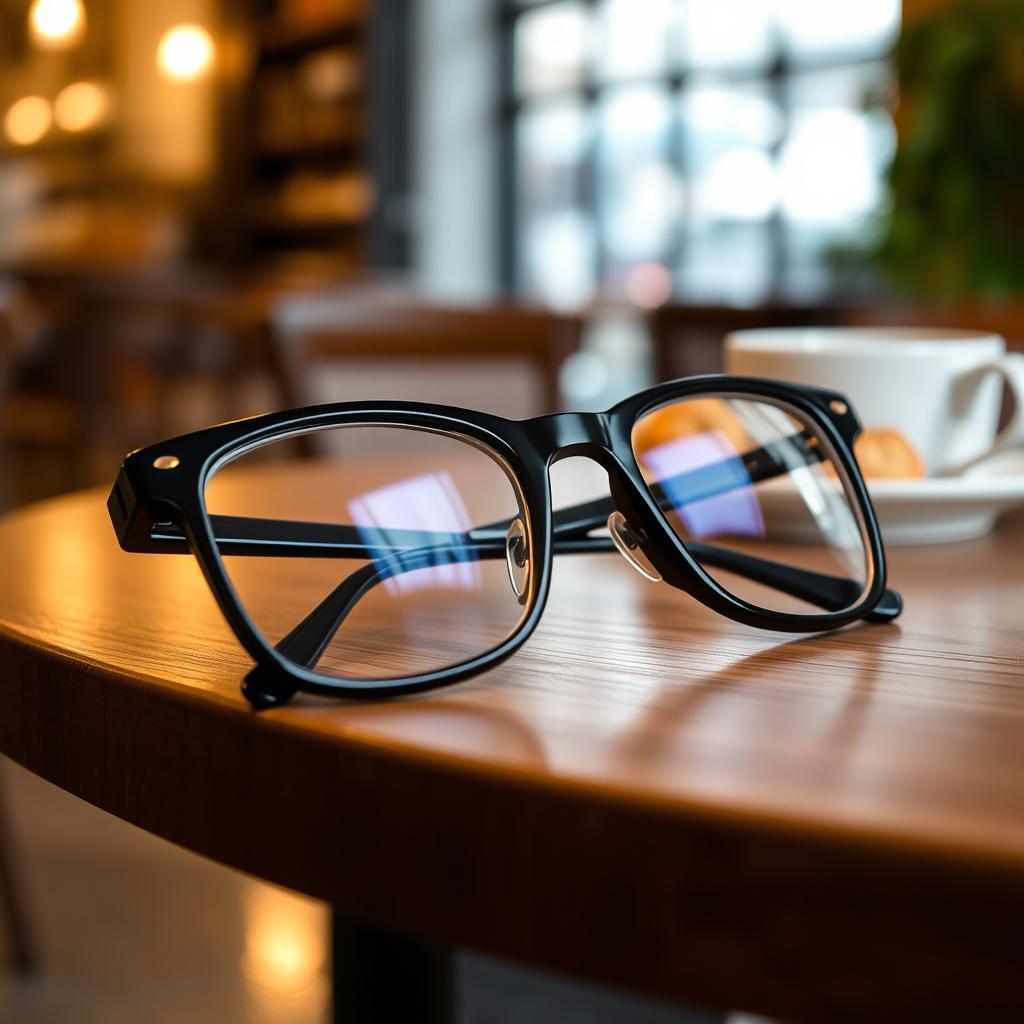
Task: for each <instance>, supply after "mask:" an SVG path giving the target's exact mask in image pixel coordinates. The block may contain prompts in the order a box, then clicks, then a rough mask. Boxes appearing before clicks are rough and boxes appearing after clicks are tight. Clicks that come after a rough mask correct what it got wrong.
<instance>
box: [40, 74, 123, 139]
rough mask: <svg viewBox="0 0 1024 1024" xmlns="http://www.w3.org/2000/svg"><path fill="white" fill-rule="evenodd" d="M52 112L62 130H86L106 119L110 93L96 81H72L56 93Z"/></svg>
mask: <svg viewBox="0 0 1024 1024" xmlns="http://www.w3.org/2000/svg"><path fill="white" fill-rule="evenodd" d="M53 112H54V116H55V117H56V119H57V124H58V125H60V127H61V128H63V129H64V131H66V132H84V131H88V130H89V129H90V128H95V127H97V125H100V124H102V123H103V122H104V121H105V120H106V119H107V115H108V114H109V113H110V93H109V91H108V90H107V89H106V88H105V87H104V86H102V85H100V84H99V83H98V82H73V83H72V84H71V85H69V86H67V87H65V88H64V89H61V91H60V92H59V93H58V94H57V100H56V102H55V103H54V105H53Z"/></svg>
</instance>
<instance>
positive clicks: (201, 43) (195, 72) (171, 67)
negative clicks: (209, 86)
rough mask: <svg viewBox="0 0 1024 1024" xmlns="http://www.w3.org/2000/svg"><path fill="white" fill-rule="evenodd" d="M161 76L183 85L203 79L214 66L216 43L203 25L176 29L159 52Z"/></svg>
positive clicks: (172, 29)
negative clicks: (214, 45)
mask: <svg viewBox="0 0 1024 1024" xmlns="http://www.w3.org/2000/svg"><path fill="white" fill-rule="evenodd" d="M156 60H157V65H158V66H159V68H160V70H161V72H163V74H164V75H166V76H167V77H168V78H171V79H174V80H175V81H179V82H189V81H192V80H194V79H196V78H201V77H202V76H203V75H204V74H206V72H207V71H208V70H209V68H210V65H211V64H212V63H213V39H211V38H210V33H209V32H207V31H206V29H205V28H203V27H202V26H201V25H175V26H174V27H173V28H169V29H168V30H167V31H166V32H165V33H164V34H163V36H162V37H161V39H160V43H159V45H158V46H157V48H156Z"/></svg>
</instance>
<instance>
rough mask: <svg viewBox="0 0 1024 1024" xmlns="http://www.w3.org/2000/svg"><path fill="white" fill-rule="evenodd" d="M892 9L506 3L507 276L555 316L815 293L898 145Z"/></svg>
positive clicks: (702, 0)
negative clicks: (891, 105) (888, 101)
mask: <svg viewBox="0 0 1024 1024" xmlns="http://www.w3.org/2000/svg"><path fill="white" fill-rule="evenodd" d="M899 23H900V0H834V2H829V3H824V2H822V0H532V2H528V0H518V2H512V3H505V4H504V6H503V13H502V24H503V40H504V45H505V47H506V58H507V59H506V60H505V62H504V66H505V68H506V73H505V74H506V79H507V80H506V83H505V106H504V110H505V115H504V131H505V140H506V149H505V152H506V172H507V173H506V182H507V184H506V190H505V191H506V195H505V213H506V217H505V228H506V234H507V236H508V237H507V238H506V240H505V241H506V261H505V262H506V268H505V269H506V276H507V278H508V279H509V283H510V284H512V285H514V286H515V287H517V288H518V289H519V290H520V291H522V292H524V293H526V294H529V295H533V296H535V297H539V298H541V299H544V300H546V301H548V302H550V303H552V304H554V305H566V306H571V305H575V304H578V303H581V302H586V301H588V300H589V299H590V298H592V297H593V296H594V295H596V294H597V293H601V294H603V295H606V296H613V297H625V298H628V299H631V300H632V301H634V302H636V303H638V304H639V305H657V304H659V303H660V302H663V301H665V300H666V299H667V298H668V297H669V295H671V294H674V295H676V296H677V297H679V298H681V299H683V300H687V299H689V300H692V301H713V302H733V303H739V304H749V303H756V302H758V301H761V300H763V299H765V298H767V297H769V296H781V295H785V296H787V297H789V298H793V299H813V298H820V297H822V296H823V295H826V294H828V293H829V292H830V291H831V290H832V289H833V281H832V275H831V273H830V270H829V258H828V257H829V252H830V250H831V249H833V248H834V247H836V246H837V245H843V244H849V243H851V242H855V241H856V240H857V239H858V238H861V237H863V235H864V233H865V231H866V229H867V227H868V225H869V224H870V223H871V220H872V217H874V216H877V214H878V212H879V209H880V206H881V203H882V201H883V189H882V173H883V168H884V167H885V165H886V163H887V162H888V160H889V158H890V157H891V154H892V150H893V146H894V145H895V133H894V130H893V125H892V120H891V118H890V117H889V115H888V113H887V112H886V111H885V110H884V109H882V108H880V107H878V106H877V105H876V106H874V107H871V108H870V109H869V108H868V106H867V105H866V102H865V100H866V98H867V97H868V96H869V95H876V96H877V95H884V94H885V92H886V91H887V90H888V87H889V84H890V83H889V67H888V62H887V60H886V55H887V53H888V51H889V49H890V47H891V46H892V44H893V42H894V40H895V38H896V35H897V33H898V30H899Z"/></svg>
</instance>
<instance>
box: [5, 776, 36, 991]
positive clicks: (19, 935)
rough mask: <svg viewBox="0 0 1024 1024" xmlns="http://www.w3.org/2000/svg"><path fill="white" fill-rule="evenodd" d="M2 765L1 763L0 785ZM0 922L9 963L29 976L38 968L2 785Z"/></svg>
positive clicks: (20, 972)
mask: <svg viewBox="0 0 1024 1024" xmlns="http://www.w3.org/2000/svg"><path fill="white" fill-rule="evenodd" d="M2 769H3V765H2V764H0V783H2V782H3V777H2ZM0 922H2V923H3V924H4V925H5V926H6V931H7V933H8V935H9V944H10V947H11V960H12V963H13V964H14V969H15V970H16V971H18V973H19V974H32V973H33V972H34V971H35V970H36V968H37V967H38V958H37V956H36V949H35V943H34V942H33V939H32V929H31V927H30V926H29V920H28V915H27V912H26V909H25V903H24V885H23V883H22V880H21V878H20V875H19V872H18V871H17V862H16V858H15V856H14V844H13V838H12V833H11V827H10V824H9V821H8V818H7V808H6V804H5V796H4V790H3V785H2V784H0Z"/></svg>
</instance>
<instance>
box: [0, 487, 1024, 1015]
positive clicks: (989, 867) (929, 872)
mask: <svg viewBox="0 0 1024 1024" xmlns="http://www.w3.org/2000/svg"><path fill="white" fill-rule="evenodd" d="M266 472H274V471H273V470H270V469H268V470H267V471H266ZM104 498H105V495H103V494H101V493H99V492H87V493H83V494H79V495H75V496H72V497H68V498H64V499H59V500H57V501H54V502H50V503H47V504H43V505H40V506H37V507H35V508H32V509H29V510H26V511H24V512H21V513H19V514H16V515H14V516H11V517H10V518H8V519H7V520H6V521H4V523H3V524H2V525H0V560H2V564H3V565H4V575H3V579H2V581H0V654H2V657H3V663H4V669H3V671H2V672H0V702H2V703H0V749H2V750H3V751H4V752H6V753H8V754H10V755H11V756H12V757H14V758H15V759H16V760H18V761H20V762H21V763H23V764H25V765H26V766H27V767H29V768H30V769H32V770H33V771H36V772H38V773H39V774H41V775H43V776H45V777H46V778H48V779H50V780H52V781H54V782H56V783H57V784H58V785H60V786H62V787H64V788H65V789H68V790H70V791H71V792H74V793H77V794H78V795H80V796H82V797H83V798H84V799H86V800H89V801H90V802H92V803H94V804H96V805H98V806H100V807H103V808H106V809H107V810H109V811H111V812H113V813H115V814H117V815H119V816H121V817H123V818H125V819H127V820H129V821H132V822H134V823H136V824H138V825H140V826H141V827H143V828H146V829H148V830H150V831H152V832H155V833H157V834H159V835H162V836H165V837H167V838H169V839H171V840H173V841H175V842H178V843H181V844H182V845H184V846H187V847H189V848H191V849H194V850H196V851H198V852H200V853H204V854H206V855H208V856H211V857H214V858H217V859H218V860H221V861H224V862H226V863H228V864H231V865H234V866H236V867H238V868H240V869H242V870H244V871H249V872H252V873H254V874H257V875H260V876H262V877H265V878H268V879H270V880H272V881H275V882H278V883H281V884H284V885H288V886H291V887H292V888H295V889H299V890H301V891H304V892H306V893H309V894H311V895H315V896H318V897H321V898H324V899H327V900H330V901H331V902H333V903H334V904H335V905H337V906H338V907H340V908H341V909H342V910H344V911H345V912H346V913H347V914H351V915H355V916H358V917H364V918H366V919H368V920H371V921H374V922H376V923H379V924H381V925H384V926H388V927H394V928H398V929H402V930H406V931H408V932H411V933H414V934H423V935H429V936H432V937H434V938H437V939H439V940H442V941H446V942H453V943H457V944H465V945H469V946H473V947H476V948H478V949H482V950H485V951H489V952H492V953H495V954H499V955H502V956H506V957H511V958H514V959H518V960H522V961H526V962H530V963H533V964H538V965H542V966H545V967H548V968H551V969H554V970H561V971H566V972H570V973H574V974H577V975H581V976H584V977H589V978H594V979H598V980H600V981H602V982H605V983H609V984H617V985H624V986H627V987H632V988H636V989H641V990H643V991H646V992H649V993H652V994H657V995H662V996H667V997H671V998H681V999H687V1000H690V1001H693V1002H698V1003H705V1004H708V1005H715V1006H722V1007H736V1008H743V1009H749V1010H753V1011H761V1012H765V1013H773V1014H776V1015H779V1016H782V1017H785V1018H787V1019H790V1020H808V1021H817V1020H821V1021H836V1020H863V1019H871V1020H885V1019H890V1018H892V1019H896V1018H899V1019H902V1020H908V1019H917V1018H919V1017H925V1016H927V1017H929V1018H930V1019H932V1020H945V1019H960V1020H967V1019H971V1020H984V1019H991V1017H992V1016H993V1015H995V1014H997V1013H1001V1014H1004V1015H1006V1014H1011V1015H1013V1017H1016V1016H1018V1015H1019V1014H1021V1013H1022V1012H1024V972H1022V970H1021V945H1020V934H1021V926H1022V924H1024V629H1022V627H1021V623H1020V614H1019V595H1020V567H1021V565H1022V564H1024V558H1022V556H1024V519H1020V518H1018V519H1016V520H1008V521H1006V522H1005V523H1004V526H1003V528H1002V529H1001V530H1000V532H999V533H997V534H995V535H993V536H992V537H989V538H987V539H984V540H981V541H976V542H972V543H968V544H961V545H951V546H947V547H943V548H932V549H923V548H922V549H917V550H913V549H903V550H896V551H894V552H893V553H892V566H891V573H890V577H891V582H892V584H893V585H894V586H896V587H898V588H899V589H901V590H902V591H903V593H904V596H905V598H906V603H907V611H906V613H905V615H904V617H903V618H902V619H901V620H900V622H899V623H898V624H896V625H892V626H885V627H881V626H865V627H858V628H853V629H849V630H846V631H843V632H839V633H835V634H833V635H830V636H825V637H818V638H809V639H795V640H794V639H791V638H790V639H787V638H784V637H780V636H777V635H770V634H763V633H759V632H757V631H755V630H752V629H747V628H746V627H741V626H738V625H736V624H734V623H730V622H727V621H725V620H722V619H720V618H718V617H717V616H715V615H713V614H712V613H710V612H708V611H707V610H705V609H703V608H702V607H700V606H699V605H696V604H695V603H694V602H692V601H690V600H689V599H687V598H685V597H683V596H682V595H680V594H678V593H677V592H675V591H673V590H671V589H669V588H667V587H665V586H658V585H653V584H648V583H646V582H645V581H644V580H642V579H641V578H640V577H639V576H637V575H636V574H635V573H634V572H633V571H632V570H631V569H630V568H629V567H628V566H627V565H626V564H625V562H623V561H622V560H621V559H619V558H617V557H614V556H600V557H593V558H586V557H573V558H565V559H563V560H561V561H560V562H559V563H558V564H556V567H555V584H554V590H553V593H552V596H551V600H550V603H549V606H548V611H547V613H546V616H545V620H544V622H543V624H542V626H541V628H540V629H539V631H538V633H537V634H536V635H535V636H534V637H533V639H532V640H531V641H530V642H529V644H528V645H527V647H526V648H525V649H524V650H523V651H521V652H520V653H519V654H518V655H517V656H515V657H514V658H513V659H511V660H510V661H509V662H507V663H506V664H505V665H503V666H502V667H500V668H498V669H497V670H495V671H493V672H491V673H489V674H487V675H486V676H483V677H481V678H479V679H476V680H473V681H470V682H467V683H464V684H461V685H459V686H457V687H455V688H453V689H451V690H448V691H445V692H441V693H436V694H427V695H422V696H418V697H413V698H406V699H402V700H395V701H391V702H386V703H385V702H380V703H369V704H355V703H345V702H336V701H329V700H326V699H316V698H308V697H307V698H300V699H299V700H298V701H296V702H295V703H294V704H293V705H291V706H288V707H285V708H282V709H278V710H274V711H272V712H268V713H264V714H261V715H256V714H254V713H252V712H251V711H249V710H248V708H247V707H246V705H245V704H244V702H243V700H242V698H241V696H240V694H239V690H238V684H239V681H240V679H241V677H242V675H243V674H244V672H245V671H246V669H247V667H248V664H247V660H246V658H245V656H244V655H243V654H242V652H241V651H240V650H239V648H238V647H237V645H236V643H235V641H234V639H233V637H232V635H231V634H230V632H229V630H228V629H227V627H226V626H224V625H223V623H222V622H221V619H220V617H219V614H218V613H217V611H216V609H215V608H214V606H213V603H212V600H211V599H210V597H209V595H208V593H207V591H206V587H205V584H204V583H203V582H202V580H201V578H200V576H199V572H198V570H197V568H196V566H195V565H194V564H193V562H192V560H191V559H189V558H187V557H174V556H168V557H157V556H145V555H137V556H133V555H127V554H124V553H122V552H121V551H120V550H119V549H118V548H117V546H116V543H115V540H114V536H113V532H112V530H111V528H110V526H109V524H108V522H107V521H106V515H105V511H104V507H103V503H104ZM1010 1019H1012V1018H1010Z"/></svg>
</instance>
